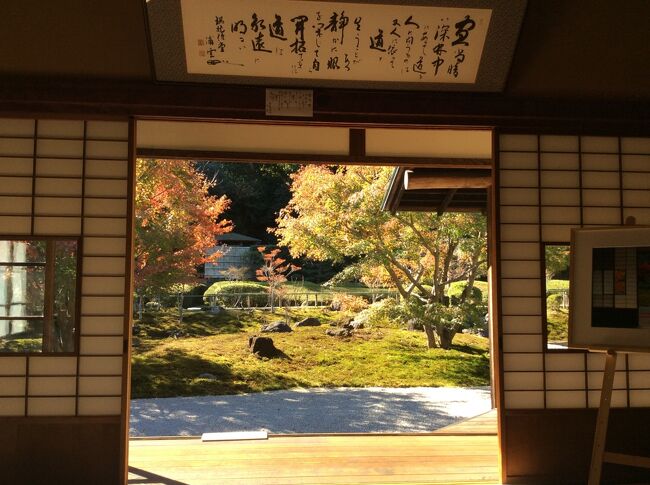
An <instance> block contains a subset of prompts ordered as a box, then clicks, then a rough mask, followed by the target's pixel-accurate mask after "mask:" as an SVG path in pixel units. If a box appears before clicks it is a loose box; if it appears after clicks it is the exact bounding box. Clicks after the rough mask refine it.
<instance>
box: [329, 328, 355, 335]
mask: <svg viewBox="0 0 650 485" xmlns="http://www.w3.org/2000/svg"><path fill="white" fill-rule="evenodd" d="M325 334H326V335H329V336H330V337H349V336H351V335H352V330H351V329H349V328H345V327H343V328H328V329H327V330H325Z"/></svg>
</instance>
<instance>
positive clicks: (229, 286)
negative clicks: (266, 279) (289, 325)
mask: <svg viewBox="0 0 650 485" xmlns="http://www.w3.org/2000/svg"><path fill="white" fill-rule="evenodd" d="M267 289H268V287H267V285H264V284H262V283H255V282H253V281H217V282H216V283H213V284H212V285H210V288H208V289H207V290H205V293H203V301H204V302H205V303H206V304H210V300H211V297H215V299H216V301H217V303H218V304H219V305H221V306H235V305H237V304H238V303H239V299H240V298H242V297H240V296H239V294H241V293H255V294H254V295H247V296H245V297H244V298H246V299H248V298H249V297H250V302H251V304H252V305H255V306H263V305H266V304H267V303H268V300H269V295H268V292H267Z"/></svg>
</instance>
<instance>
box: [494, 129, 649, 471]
mask: <svg viewBox="0 0 650 485" xmlns="http://www.w3.org/2000/svg"><path fill="white" fill-rule="evenodd" d="M498 179H499V195H498V200H499V202H498V203H499V218H500V219H499V253H500V276H501V280H500V289H501V295H500V306H501V327H502V335H501V338H502V343H501V348H502V371H503V395H502V399H503V404H504V414H505V428H504V429H505V433H504V440H505V441H504V444H505V447H504V456H505V464H506V467H505V473H506V476H508V477H510V478H512V479H514V478H517V477H519V478H521V477H525V476H531V475H547V476H550V475H555V476H556V477H557V478H559V477H562V476H564V477H565V479H566V478H571V477H573V478H575V479H586V472H587V470H588V463H589V457H590V454H591V442H592V439H593V429H594V428H593V426H594V424H595V408H597V407H598V405H599V401H600V388H601V383H602V376H603V370H604V362H605V359H604V354H602V353H587V352H583V351H573V350H566V351H562V350H553V351H546V350H545V348H544V346H545V339H544V337H543V333H544V331H545V329H544V328H543V316H542V315H543V312H544V307H545V304H546V302H545V295H544V294H543V291H544V290H543V285H542V283H543V278H544V277H545V275H544V274H543V263H544V261H543V258H544V253H543V243H565V244H569V242H570V232H571V229H572V228H576V227H596V226H603V225H620V224H623V223H624V221H625V219H626V218H627V217H628V216H634V217H635V218H636V223H637V224H640V225H642V224H650V138H627V137H594V136H554V135H536V134H533V135H511V134H502V135H501V136H500V137H499V149H498ZM612 405H613V407H615V408H619V409H616V410H615V412H614V414H613V416H615V418H614V419H615V420H618V422H619V425H618V427H617V426H615V425H612V427H611V428H610V438H611V441H613V442H615V441H616V440H617V435H619V434H620V430H621V429H623V428H624V427H625V426H626V423H628V421H629V419H631V418H628V417H629V416H632V415H634V416H636V419H638V417H639V416H646V417H647V416H648V415H650V409H649V407H650V355H649V354H629V355H625V356H624V357H623V358H620V359H619V360H618V365H617V371H616V376H615V380H614V392H613V396H612ZM645 422H647V419H645ZM643 426H645V425H644V424H643V423H640V424H639V427H638V428H637V429H638V430H639V434H640V435H642V429H644V428H643ZM627 441H628V443H629V444H631V448H635V442H638V444H637V446H636V447H637V448H644V447H645V448H647V445H644V444H643V443H644V440H641V439H638V440H637V439H636V438H635V436H628V437H627ZM524 444H528V446H524ZM612 451H616V450H612ZM640 451H641V450H640V449H637V450H636V453H637V454H639V452H640ZM649 451H650V450H649ZM641 454H642V453H641ZM606 469H607V466H606ZM612 470H613V468H611V467H609V472H610V473H612ZM614 473H616V472H615V471H614Z"/></svg>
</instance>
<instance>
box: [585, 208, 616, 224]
mask: <svg viewBox="0 0 650 485" xmlns="http://www.w3.org/2000/svg"><path fill="white" fill-rule="evenodd" d="M582 216H583V219H582V220H583V222H584V224H611V225H616V224H620V223H621V222H623V221H621V210H620V209H619V208H618V207H585V208H584V209H582Z"/></svg>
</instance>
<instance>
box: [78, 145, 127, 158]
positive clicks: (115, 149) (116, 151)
mask: <svg viewBox="0 0 650 485" xmlns="http://www.w3.org/2000/svg"><path fill="white" fill-rule="evenodd" d="M128 156H129V144H128V143H127V142H121V141H88V142H86V157H87V158H94V159H97V158H108V159H124V160H126V159H127V157H128Z"/></svg>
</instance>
